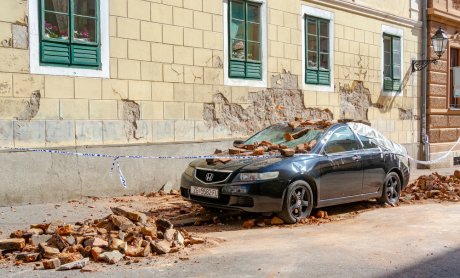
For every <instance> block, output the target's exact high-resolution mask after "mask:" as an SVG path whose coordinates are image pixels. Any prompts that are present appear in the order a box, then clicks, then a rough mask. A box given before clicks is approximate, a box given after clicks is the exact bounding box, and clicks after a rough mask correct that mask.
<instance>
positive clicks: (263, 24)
mask: <svg viewBox="0 0 460 278" xmlns="http://www.w3.org/2000/svg"><path fill="white" fill-rule="evenodd" d="M230 1H231V0H224V2H223V26H224V59H223V60H224V61H223V64H224V65H223V72H224V85H227V86H245V87H257V88H264V87H267V80H268V78H267V77H268V74H267V65H268V64H267V57H268V56H267V4H266V2H267V0H244V1H242V2H251V3H254V4H258V5H260V32H261V35H260V38H261V39H260V44H261V47H260V51H261V54H260V56H261V59H260V63H261V78H260V79H250V78H241V77H231V76H230V58H231V47H230V24H229V23H230V20H231V19H230V14H229V13H230ZM245 24H246V21H245ZM245 52H247V48H246V49H245ZM245 59H247V56H246V57H245Z"/></svg>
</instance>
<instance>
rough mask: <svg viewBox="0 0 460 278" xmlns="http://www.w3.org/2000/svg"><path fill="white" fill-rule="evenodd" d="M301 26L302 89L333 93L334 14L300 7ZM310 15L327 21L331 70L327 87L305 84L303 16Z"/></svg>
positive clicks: (308, 7)
mask: <svg viewBox="0 0 460 278" xmlns="http://www.w3.org/2000/svg"><path fill="white" fill-rule="evenodd" d="M301 15H302V16H301V25H302V89H303V90H306V91H316V92H331V93H333V92H334V66H335V64H334V13H332V12H330V11H325V10H321V9H317V8H314V7H310V6H305V5H302V12H301ZM306 15H310V16H314V17H318V18H322V19H327V20H329V65H330V70H331V76H330V78H331V84H330V85H329V86H327V85H312V84H306V83H305V65H306V63H307V61H306V57H305V47H306V43H305V40H306V38H305V31H306V30H305V16H306Z"/></svg>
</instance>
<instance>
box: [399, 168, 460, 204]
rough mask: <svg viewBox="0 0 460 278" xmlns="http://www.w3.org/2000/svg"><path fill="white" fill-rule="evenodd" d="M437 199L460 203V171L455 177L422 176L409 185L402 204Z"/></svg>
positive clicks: (402, 195)
mask: <svg viewBox="0 0 460 278" xmlns="http://www.w3.org/2000/svg"><path fill="white" fill-rule="evenodd" d="M426 199H435V200H440V201H450V202H459V201H460V171H459V170H455V172H454V173H453V175H447V176H444V175H441V174H438V173H437V172H434V173H432V174H430V175H423V176H420V177H419V178H418V179H417V180H415V181H414V182H412V183H411V184H409V185H407V187H406V188H405V189H404V191H403V192H402V194H401V201H402V202H410V201H416V200H426Z"/></svg>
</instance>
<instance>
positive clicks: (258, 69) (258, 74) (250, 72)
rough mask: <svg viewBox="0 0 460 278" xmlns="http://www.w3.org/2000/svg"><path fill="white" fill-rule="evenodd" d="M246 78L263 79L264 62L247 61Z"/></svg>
mask: <svg viewBox="0 0 460 278" xmlns="http://www.w3.org/2000/svg"><path fill="white" fill-rule="evenodd" d="M246 78H250V79H262V64H260V63H250V62H246Z"/></svg>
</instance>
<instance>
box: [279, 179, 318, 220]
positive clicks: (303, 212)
mask: <svg viewBox="0 0 460 278" xmlns="http://www.w3.org/2000/svg"><path fill="white" fill-rule="evenodd" d="M312 209H313V192H312V190H311V187H310V185H309V184H308V183H306V182H305V181H302V180H298V181H295V182H293V183H292V184H290V185H289V187H288V189H287V192H286V195H285V197H284V205H283V211H282V212H280V213H278V216H279V217H280V218H281V219H283V221H284V222H285V223H288V224H294V223H296V222H298V221H299V220H300V219H305V218H307V217H308V216H310V213H311V211H312Z"/></svg>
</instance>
